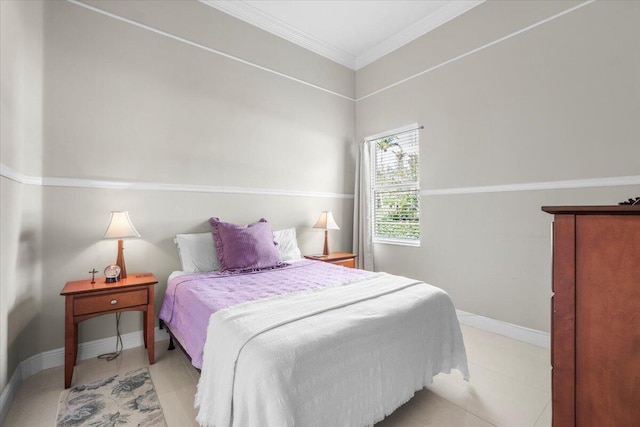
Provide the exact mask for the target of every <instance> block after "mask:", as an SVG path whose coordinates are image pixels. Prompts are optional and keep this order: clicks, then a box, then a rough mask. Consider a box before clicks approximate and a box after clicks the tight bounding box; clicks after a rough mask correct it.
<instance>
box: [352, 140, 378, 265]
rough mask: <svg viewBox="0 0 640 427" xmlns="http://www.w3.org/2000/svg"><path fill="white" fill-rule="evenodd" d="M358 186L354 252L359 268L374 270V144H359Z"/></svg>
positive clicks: (354, 209)
mask: <svg viewBox="0 0 640 427" xmlns="http://www.w3.org/2000/svg"><path fill="white" fill-rule="evenodd" d="M358 151H359V153H358V160H357V162H356V188H355V192H354V193H355V194H354V200H353V252H354V253H356V254H358V258H357V260H358V268H361V269H364V270H369V271H374V261H373V236H372V234H371V233H372V230H373V226H372V218H371V203H372V201H371V159H372V144H371V142H370V141H363V142H361V143H359V144H358Z"/></svg>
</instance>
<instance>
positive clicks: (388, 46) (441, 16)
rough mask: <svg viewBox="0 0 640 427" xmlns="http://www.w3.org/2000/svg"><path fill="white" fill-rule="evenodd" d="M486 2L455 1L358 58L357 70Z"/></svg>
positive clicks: (474, 0) (472, 0) (478, 0)
mask: <svg viewBox="0 0 640 427" xmlns="http://www.w3.org/2000/svg"><path fill="white" fill-rule="evenodd" d="M484 2H485V0H471V1H455V2H450V3H447V4H446V5H444V6H443V7H441V8H440V9H438V11H437V12H435V13H432V14H430V15H428V16H425V17H424V18H422V19H421V20H419V21H418V22H416V23H414V24H412V25H410V26H408V27H406V28H405V29H403V30H402V31H400V32H398V33H396V34H394V35H392V36H391V37H389V38H387V39H386V40H384V41H382V42H381V43H378V44H377V45H376V46H374V47H372V48H371V49H369V50H367V51H366V52H364V53H362V54H361V55H359V56H358V57H357V58H356V64H355V68H354V69H355V70H359V69H360V68H363V67H365V66H367V65H369V64H371V63H372V62H374V61H377V60H378V59H380V58H382V57H383V56H385V55H387V54H389V53H391V52H393V51H394V50H396V49H399V48H401V47H402V46H404V45H405V44H407V43H410V42H412V41H414V40H415V39H417V38H418V37H420V36H422V35H424V34H426V33H428V32H429V31H432V30H435V29H436V28H438V27H439V26H441V25H443V24H445V23H447V22H449V21H451V20H452V19H454V18H456V17H457V16H459V15H462V14H463V13H465V12H467V11H469V10H471V9H473V8H474V7H476V6H478V5H479V4H481V3H484Z"/></svg>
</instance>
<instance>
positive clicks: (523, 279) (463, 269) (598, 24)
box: [356, 1, 640, 331]
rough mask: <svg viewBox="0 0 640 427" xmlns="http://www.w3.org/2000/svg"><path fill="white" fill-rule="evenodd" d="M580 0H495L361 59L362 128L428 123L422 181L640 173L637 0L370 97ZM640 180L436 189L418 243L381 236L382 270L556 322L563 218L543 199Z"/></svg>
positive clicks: (491, 312) (509, 314)
mask: <svg viewBox="0 0 640 427" xmlns="http://www.w3.org/2000/svg"><path fill="white" fill-rule="evenodd" d="M576 4H577V3H568V2H567V3H558V2H486V3H483V4H482V5H480V6H478V7H476V8H474V9H472V10H471V11H470V12H468V13H466V14H464V15H462V16H461V17H459V18H457V19H456V20H454V21H452V22H451V23H448V24H447V25H444V26H442V27H440V28H438V29H436V30H435V31H433V32H431V33H429V34H427V35H425V36H423V37H422V38H420V39H418V40H416V41H414V42H412V43H410V44H408V45H406V46H405V47H403V48H401V49H399V50H398V51H396V52H393V53H391V54H390V55H387V56H386V57H384V58H382V59H381V60H379V61H378V62H375V63H373V64H371V65H369V66H368V67H366V68H364V69H363V70H360V71H358V72H357V74H356V81H357V85H358V91H357V92H358V97H359V98H363V99H360V100H359V101H358V102H357V104H356V136H357V139H359V140H361V139H362V138H364V137H365V136H367V135H371V134H376V133H379V132H383V131H385V130H386V129H393V128H397V127H400V126H403V125H406V124H410V123H415V122H418V123H420V124H421V125H424V130H423V131H422V132H421V162H422V164H421V175H422V176H421V188H422V190H440V189H452V188H460V187H478V186H490V185H511V184H526V183H536V182H544V181H559V180H580V179H591V178H604V177H616V176H630V175H638V174H639V171H640V145H639V142H638V141H640V120H638V117H640V79H638V76H640V3H637V2H616V1H611V2H595V3H592V4H588V5H586V6H584V7H581V8H579V9H576V10H574V11H571V12H569V13H567V14H565V15H562V16H559V17H557V18H556V19H552V20H549V21H548V22H545V23H543V24H541V25H539V26H536V27H535V28H532V29H530V30H528V31H525V32H522V33H520V34H518V35H515V36H514V37H511V38H508V39H506V40H504V41H502V42H500V43H497V44H494V45H492V46H489V47H487V48H486V49H483V50H480V51H477V52H475V53H473V54H470V55H467V56H465V57H463V58H461V59H459V60H456V61H453V62H450V63H448V64H446V65H443V66H441V67H439V68H435V69H433V70H432V71H430V72H427V73H424V74H422V75H420V76H418V77H416V78H414V79H410V80H408V81H406V82H405V83H402V84H399V85H397V86H394V87H392V88H389V89H387V90H384V91H382V92H380V93H378V94H375V95H373V96H370V97H365V96H366V95H367V94H369V93H372V92H374V91H376V90H378V89H381V88H384V87H386V86H388V85H390V84H393V83H394V82H395V81H399V80H402V79H405V78H407V77H410V76H412V75H415V74H417V73H419V72H421V71H423V70H426V69H429V68H431V67H434V66H437V65H438V64H440V63H443V62H445V61H448V60H450V59H452V58H455V57H457V56H460V55H463V54H464V53H466V52H469V51H471V50H473V49H476V48H478V47H480V46H483V45H485V44H488V43H490V42H492V41H494V40H498V39H500V38H502V37H504V36H506V35H508V34H510V33H513V32H515V31H518V30H520V29H522V28H526V27H528V26H530V25H532V24H535V23H536V22H539V21H541V20H543V19H546V18H548V17H551V16H553V15H555V14H557V13H559V12H561V11H562V10H565V9H568V8H570V7H572V6H574V5H576ZM514 23H517V24H518V26H517V27H514V25H513V24H514ZM390 76H392V77H390ZM639 191H640V188H639V187H638V186H625V187H614V188H612V187H604V188H602V187H601V188H586V189H556V190H540V191H509V192H497V193H480V194H478V193H476V194H474V193H473V190H470V191H469V192H468V193H469V194H458V195H456V194H449V195H425V196H423V197H422V199H421V204H422V205H421V220H422V228H421V232H422V238H421V243H422V245H421V247H419V248H412V247H398V246H391V245H376V247H375V255H376V268H377V269H379V270H386V271H391V272H395V273H399V274H407V275H410V276H414V277H417V278H420V279H423V280H425V281H427V282H430V283H432V284H434V285H437V286H440V287H442V288H444V289H445V290H447V291H448V292H449V293H450V294H451V295H452V297H453V299H454V301H455V303H456V307H457V308H458V309H461V310H464V311H468V312H472V313H476V314H480V315H483V316H487V317H490V318H494V319H499V320H502V321H506V322H510V323H514V324H517V325H522V326H525V327H529V328H533V329H537V330H543V331H548V330H549V296H550V277H551V269H550V225H549V224H550V222H551V219H552V218H551V217H550V216H549V215H547V214H544V213H543V212H541V211H540V206H542V205H569V204H616V203H617V202H619V201H621V200H625V199H627V198H628V197H630V196H636V195H638V192H639Z"/></svg>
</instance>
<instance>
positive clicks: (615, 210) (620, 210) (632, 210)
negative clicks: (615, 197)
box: [542, 205, 640, 215]
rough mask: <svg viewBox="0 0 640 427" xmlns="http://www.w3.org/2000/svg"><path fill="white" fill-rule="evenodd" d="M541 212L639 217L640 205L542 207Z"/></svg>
mask: <svg viewBox="0 0 640 427" xmlns="http://www.w3.org/2000/svg"><path fill="white" fill-rule="evenodd" d="M542 210H543V211H545V212H547V213H550V214H556V215H558V214H575V215H640V205H612V206H543V207H542Z"/></svg>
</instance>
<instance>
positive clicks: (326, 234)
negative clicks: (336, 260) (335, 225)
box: [322, 230, 329, 256]
mask: <svg viewBox="0 0 640 427" xmlns="http://www.w3.org/2000/svg"><path fill="white" fill-rule="evenodd" d="M322 255H324V256H327V255H329V230H324V251H323V252H322Z"/></svg>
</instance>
